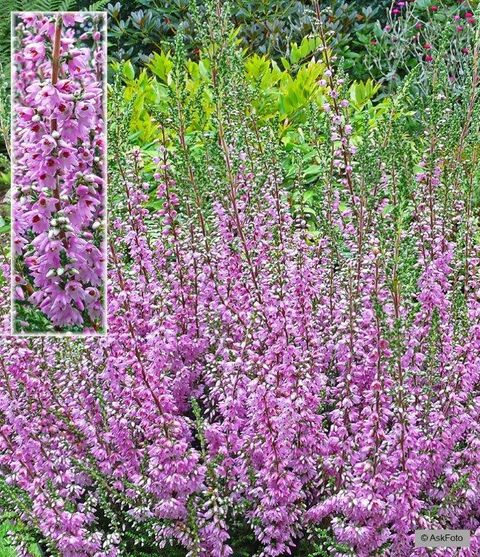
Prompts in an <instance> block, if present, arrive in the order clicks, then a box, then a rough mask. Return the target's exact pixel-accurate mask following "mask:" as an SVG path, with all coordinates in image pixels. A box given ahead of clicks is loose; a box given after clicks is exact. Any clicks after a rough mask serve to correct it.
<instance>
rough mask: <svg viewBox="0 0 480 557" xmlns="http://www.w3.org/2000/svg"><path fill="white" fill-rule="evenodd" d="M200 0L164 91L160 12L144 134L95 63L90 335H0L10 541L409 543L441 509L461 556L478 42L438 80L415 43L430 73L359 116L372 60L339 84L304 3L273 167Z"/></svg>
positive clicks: (477, 349)
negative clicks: (291, 160)
mask: <svg viewBox="0 0 480 557" xmlns="http://www.w3.org/2000/svg"><path fill="white" fill-rule="evenodd" d="M209 10H210V12H209V13H210V14H211V15H210V17H209V19H208V20H207V22H206V24H205V25H204V27H203V29H202V30H200V31H199V33H202V34H201V36H200V39H201V40H202V44H203V45H204V50H205V52H206V53H207V54H206V61H205V64H206V63H207V59H208V68H209V75H210V77H209V80H208V84H207V85H206V86H205V87H202V88H200V89H201V93H202V94H198V95H196V96H194V97H191V96H190V91H189V87H188V86H186V85H187V84H190V77H189V75H190V74H189V71H190V70H189V68H191V64H190V60H189V58H188V54H187V50H186V49H185V48H184V45H183V43H182V42H181V40H179V38H177V42H176V45H175V50H174V51H173V52H172V59H171V63H172V64H173V65H172V67H171V71H170V73H169V75H170V78H169V81H170V82H171V86H170V87H169V88H168V89H167V90H166V91H165V90H164V91H163V93H162V94H163V95H164V100H163V101H162V102H158V98H157V97H156V96H155V95H154V94H152V95H151V96H148V97H145V99H144V101H145V103H146V109H147V111H148V114H149V117H150V119H151V125H152V126H153V127H154V128H153V129H154V130H155V132H156V135H155V136H152V138H151V139H150V140H149V141H148V143H142V142H140V144H139V141H138V138H139V134H138V131H137V132H132V130H131V121H132V118H134V114H135V111H136V109H137V107H136V106H135V103H136V98H135V96H128V95H125V91H124V89H123V84H122V76H121V75H117V76H116V78H115V79H114V81H113V83H112V85H111V87H110V91H109V102H110V106H109V121H110V125H109V146H110V148H109V159H110V160H109V165H110V183H109V188H110V200H111V206H110V210H111V226H110V236H109V243H108V244H109V245H108V250H109V261H110V266H109V283H108V288H109V335H108V336H107V337H105V338H92V339H75V340H74V341H73V342H72V341H71V340H69V341H67V340H65V339H45V338H40V339H31V338H29V339H24V338H22V339H6V340H5V341H4V342H3V343H2V344H1V346H0V352H1V353H0V356H1V357H0V362H1V363H0V387H1V388H0V449H1V450H0V471H1V472H0V509H1V512H2V513H3V518H4V519H5V520H8V522H7V523H8V524H11V527H10V532H9V539H10V541H11V543H12V544H13V545H14V546H15V547H17V548H18V555H20V556H22V555H25V556H27V555H30V554H31V551H30V549H29V548H30V547H31V544H32V543H35V544H38V545H39V547H40V549H41V551H43V552H44V553H45V554H47V555H53V556H56V555H59V556H60V555H62V556H66V557H70V556H71V557H87V556H88V557H90V556H95V557H107V556H108V557H114V556H116V555H126V556H132V557H133V556H135V557H138V556H141V555H152V554H154V555H165V556H167V555H169V556H172V555H174V556H176V555H179V556H180V555H181V556H184V557H186V556H187V555H188V556H189V557H190V556H211V557H225V556H228V555H249V556H253V555H256V556H259V557H260V556H261V557H266V556H283V555H288V554H290V553H292V554H294V555H297V556H302V557H303V556H308V557H318V556H322V557H323V556H327V555H328V556H335V557H339V556H352V557H353V556H357V557H367V556H368V557H373V556H374V555H377V556H378V555H383V556H386V557H387V556H388V557H409V556H412V555H414V556H415V557H417V556H418V557H426V556H427V555H428V554H429V552H428V550H423V549H420V548H414V541H413V537H414V531H415V529H416V528H432V529H433V528H447V527H448V528H467V529H469V530H470V531H471V532H472V542H471V546H470V548H465V549H461V550H460V551H458V553H456V555H459V556H461V557H474V556H475V555H477V554H478V551H479V548H480V522H479V518H478V517H479V516H480V499H479V492H480V491H479V487H480V486H479V480H480V478H479V474H478V463H479V457H480V455H479V452H478V451H479V447H478V439H479V402H480V399H479V372H480V295H479V293H480V285H479V282H478V281H479V279H478V277H479V274H478V273H479V262H480V254H479V242H478V239H479V232H480V230H479V220H478V218H479V214H478V212H479V209H478V207H479V204H478V199H479V191H478V179H479V166H478V133H479V124H480V112H479V105H478V52H477V50H474V51H472V52H471V53H470V54H469V57H470V68H471V74H470V78H469V80H468V81H466V83H465V94H464V95H463V96H462V97H458V96H457V95H455V93H454V92H453V91H452V88H451V86H450V84H449V79H448V70H447V65H446V64H443V65H442V64H441V63H440V62H439V63H438V65H437V66H436V67H433V66H432V70H431V74H430V79H431V87H430V90H431V93H430V94H428V95H426V96H425V97H412V96H411V95H412V87H411V83H410V81H414V80H415V79H416V74H415V73H412V74H411V75H410V76H409V78H408V79H407V82H406V83H405V84H404V86H403V88H402V89H401V90H400V91H399V92H398V93H397V94H395V95H394V96H391V97H390V98H389V99H388V102H385V104H383V105H382V110H381V111H378V112H377V113H376V124H375V125H371V124H370V120H371V113H370V108H372V107H368V106H367V108H366V109H365V111H360V112H359V111H357V110H355V107H354V105H355V104H357V105H360V104H362V99H364V96H363V95H366V96H367V98H368V89H371V90H372V89H375V85H374V84H372V83H371V82H370V84H369V85H366V84H363V85H362V87H363V88H362V87H358V86H357V88H356V89H351V84H350V83H349V82H348V79H347V78H346V76H345V74H344V73H343V72H342V70H341V69H340V68H338V67H337V66H336V64H335V60H334V59H333V57H334V52H333V51H332V49H331V48H329V46H328V44H327V40H328V37H327V36H326V34H325V30H324V28H323V27H322V26H320V27H318V28H317V30H316V32H317V35H318V40H317V41H316V42H315V45H316V47H315V48H316V50H315V59H316V60H318V61H319V63H321V64H322V66H323V71H322V76H321V78H319V79H320V80H324V82H323V81H322V83H319V84H318V87H319V89H320V90H321V95H322V102H321V103H314V104H312V105H311V106H309V108H308V109H307V110H306V111H305V113H304V115H303V116H304V118H305V121H304V122H305V123H304V129H305V134H304V135H305V143H308V142H310V143H311V147H312V148H313V149H315V161H314V162H315V165H316V166H317V168H316V169H315V178H314V179H313V180H312V181H311V180H310V174H305V173H304V172H297V173H294V176H291V177H290V178H288V177H287V175H286V171H285V168H284V165H283V159H284V156H285V142H284V136H283V135H281V134H280V135H279V131H278V130H279V123H278V120H277V119H275V118H262V117H260V116H259V115H258V113H257V112H256V111H254V110H252V99H253V98H254V96H255V92H256V89H255V87H254V86H253V85H252V82H251V81H250V80H249V79H248V77H246V75H245V71H244V59H243V55H242V53H241V52H240V51H239V50H238V48H237V46H236V43H235V37H234V35H233V36H232V34H231V29H230V26H229V24H228V20H227V18H225V17H224V14H223V13H222V12H218V11H217V10H216V6H212V5H210V6H209ZM320 61H321V62H320ZM122 71H123V70H122ZM131 79H133V77H132V78H131ZM144 79H145V80H148V79H149V78H148V76H147V75H146V73H145V78H144ZM205 89H207V90H208V95H207V98H208V99H209V101H210V102H209V103H207V104H205V103H204V100H205V97H204V96H203V91H204V90H205ZM363 89H365V91H364V90H363ZM152 91H153V93H155V92H157V93H158V92H159V91H158V86H157V85H153V86H152ZM352 91H355V92H352ZM370 92H371V91H370ZM369 102H371V101H369V100H367V101H365V105H368V103H369ZM163 103H165V104H163ZM204 111H205V112H204ZM207 116H208V120H207ZM199 121H205V122H206V125H205V127H201V126H200V127H199V126H198V122H199ZM309 132H310V133H309ZM292 187H293V189H294V191H302V188H305V189H308V190H309V191H311V192H312V194H311V196H313V197H314V205H313V206H314V207H315V227H312V226H311V225H310V224H309V218H310V217H309V215H310V209H311V207H309V206H308V205H307V204H306V203H305V202H304V200H303V199H300V200H298V202H295V203H294V196H293V195H292ZM436 554H438V555H445V556H450V555H452V556H453V555H454V553H453V552H452V551H450V550H439V551H437V552H436Z"/></svg>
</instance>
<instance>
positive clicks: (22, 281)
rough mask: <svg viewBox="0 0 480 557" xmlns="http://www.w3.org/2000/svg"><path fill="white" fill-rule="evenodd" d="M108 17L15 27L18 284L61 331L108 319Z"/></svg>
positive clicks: (67, 17)
mask: <svg viewBox="0 0 480 557" xmlns="http://www.w3.org/2000/svg"><path fill="white" fill-rule="evenodd" d="M103 26H104V17H103V16H102V15H83V14H59V15H57V16H49V15H41V14H23V15H20V16H18V21H17V24H16V27H15V33H16V34H15V40H16V48H15V52H14V55H13V62H14V80H13V98H14V125H13V130H14V138H13V145H14V164H13V167H14V180H13V181H14V193H13V199H14V210H13V211H14V212H13V217H14V226H13V229H14V240H13V247H14V253H15V268H14V277H13V281H14V292H15V299H16V301H21V302H28V303H30V304H32V305H33V306H34V307H36V308H38V309H39V310H40V311H41V312H43V314H44V315H46V316H47V317H48V319H49V320H50V321H51V322H52V323H53V325H54V326H55V327H56V329H57V330H62V328H64V327H68V326H77V327H81V328H82V330H85V331H88V330H97V329H98V328H99V327H100V326H101V322H102V320H103V313H104V308H103V302H102V300H103V295H102V290H103V274H104V269H105V265H106V258H105V254H104V253H103V251H104V250H103V248H102V245H103V233H104V231H103V218H104V197H105V175H104V174H105V169H104V154H105V123H104V115H103V113H104V108H103V107H104V98H103V97H104V95H103V75H104V71H105V59H104V37H103Z"/></svg>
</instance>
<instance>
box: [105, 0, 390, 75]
mask: <svg viewBox="0 0 480 557" xmlns="http://www.w3.org/2000/svg"><path fill="white" fill-rule="evenodd" d="M192 4H195V2H192V0H166V1H159V0H124V1H123V2H120V1H117V2H111V3H110V4H109V5H108V11H109V14H110V17H111V21H112V24H111V26H110V39H111V42H112V45H113V48H112V50H111V55H112V56H113V57H114V58H116V59H117V60H119V61H120V60H122V59H123V60H127V59H130V60H132V61H133V62H134V63H135V64H144V63H148V61H149V60H150V58H151V55H152V54H153V53H154V52H159V51H160V50H161V49H162V48H165V44H164V43H165V42H168V43H169V44H172V43H173V42H174V39H175V36H176V35H177V34H178V33H179V32H180V33H181V34H182V35H183V36H184V37H185V43H186V46H187V48H188V50H189V52H191V53H192V54H193V55H194V56H196V54H197V52H198V49H199V48H200V46H201V39H200V38H199V36H198V34H197V32H196V22H195V11H196V9H197V6H196V7H195V9H192ZM225 4H226V3H225ZM320 4H321V8H322V10H324V9H325V10H326V11H325V13H324V14H323V16H322V18H323V23H324V25H325V26H326V28H327V29H328V30H329V31H331V33H332V46H333V47H334V48H335V50H336V52H337V53H338V54H339V55H340V56H341V57H343V58H344V59H345V65H346V67H348V68H349V69H350V70H351V73H352V75H353V76H354V77H356V78H359V79H362V78H364V77H366V74H365V70H364V66H363V63H362V57H363V55H364V52H365V43H366V41H368V40H370V39H369V34H370V32H371V30H372V29H373V26H374V24H375V21H376V20H377V19H379V18H380V19H382V20H383V19H384V18H385V16H386V8H387V6H389V5H390V1H389V0H379V1H378V2H375V3H374V5H372V2H368V1H367V0H357V1H356V2H345V1H344V0H331V1H328V2H326V1H325V2H320ZM196 5H198V10H199V12H200V15H202V16H204V14H205V10H206V8H205V5H204V3H203V2H197V3H196ZM228 6H229V9H230V13H231V22H232V24H233V25H234V26H235V27H238V28H239V39H240V41H241V46H242V47H244V48H246V49H248V50H249V51H250V52H255V53H257V54H259V55H268V56H269V57H271V58H273V59H275V60H277V61H278V60H280V59H281V58H282V57H288V56H289V55H290V54H291V52H292V44H294V43H300V42H301V41H302V40H303V38H304V37H305V36H307V35H309V34H310V33H311V32H312V30H313V21H314V11H313V3H312V2H311V1H309V0H281V1H279V0H260V1H259V0H231V1H230V2H229V3H228Z"/></svg>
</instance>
